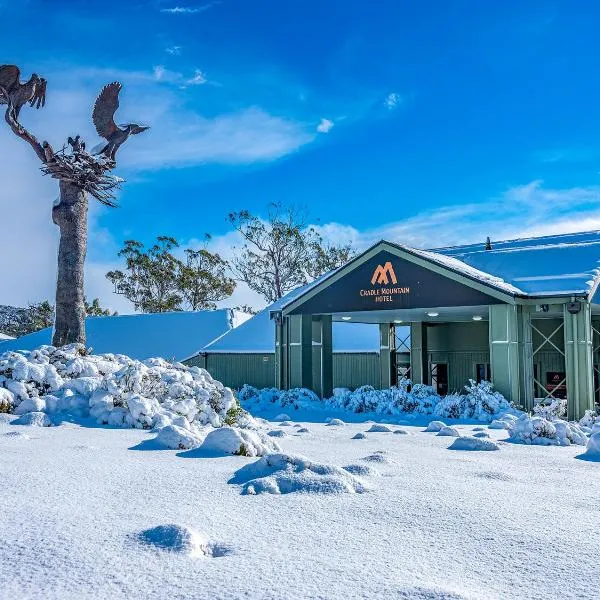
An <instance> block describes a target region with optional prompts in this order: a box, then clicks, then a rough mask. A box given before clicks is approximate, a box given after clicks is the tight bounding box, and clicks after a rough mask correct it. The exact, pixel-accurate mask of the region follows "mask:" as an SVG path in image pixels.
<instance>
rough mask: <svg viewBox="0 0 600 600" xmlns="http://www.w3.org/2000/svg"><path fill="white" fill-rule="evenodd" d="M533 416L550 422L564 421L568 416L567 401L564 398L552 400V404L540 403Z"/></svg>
mask: <svg viewBox="0 0 600 600" xmlns="http://www.w3.org/2000/svg"><path fill="white" fill-rule="evenodd" d="M533 414H534V415H535V416H536V417H542V419H548V420H549V421H551V420H552V419H562V418H564V417H566V416H567V401H566V399H564V398H552V399H551V401H550V402H548V401H542V402H539V403H538V404H536V405H535V406H534V407H533Z"/></svg>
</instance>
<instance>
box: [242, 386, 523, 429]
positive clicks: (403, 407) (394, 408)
mask: <svg viewBox="0 0 600 600" xmlns="http://www.w3.org/2000/svg"><path fill="white" fill-rule="evenodd" d="M410 385H411V382H410V381H409V380H408V379H402V380H401V381H400V382H399V383H398V385H397V386H394V387H391V388H389V389H385V390H376V389H375V388H374V387H373V386H371V385H363V386H361V387H359V388H357V389H355V390H354V391H350V390H348V389H345V388H337V389H336V390H335V394H334V395H333V396H332V397H331V398H329V399H327V400H324V401H321V400H319V398H318V397H317V396H316V395H315V394H314V393H313V392H311V391H309V390H304V389H294V390H289V391H278V390H274V389H273V388H266V389H264V390H258V389H257V388H253V387H251V386H244V387H243V388H242V391H241V392H240V395H239V397H240V400H241V401H242V402H243V403H244V406H245V407H247V408H250V409H252V408H257V407H260V406H264V405H268V404H270V403H275V404H277V405H279V406H293V407H294V408H318V407H320V408H328V409H332V410H344V411H348V412H355V413H366V412H374V413H379V414H383V415H397V414H406V413H408V414H422V415H436V416H439V417H442V418H449V419H477V420H479V421H485V422H489V421H491V420H492V419H494V418H495V417H498V416H500V415H502V414H505V413H506V412H508V411H512V412H517V411H516V409H515V408H514V407H513V406H512V405H511V404H510V402H508V401H507V400H506V399H505V398H504V396H502V394H500V393H499V392H496V391H494V390H493V388H492V384H491V383H489V382H481V383H475V382H474V381H472V380H470V383H469V385H468V386H466V387H465V390H466V394H464V395H459V394H450V395H448V396H445V397H441V396H439V395H438V394H437V393H436V392H435V391H434V389H433V388H432V387H431V386H429V385H423V384H420V383H419V384H415V385H413V386H412V389H411V390H410V391H409V389H408V388H409V387H410Z"/></svg>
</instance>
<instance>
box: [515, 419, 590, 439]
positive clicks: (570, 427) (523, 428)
mask: <svg viewBox="0 0 600 600" xmlns="http://www.w3.org/2000/svg"><path fill="white" fill-rule="evenodd" d="M508 432H509V438H508V441H510V442H515V443H521V444H537V445H541V446H570V445H571V444H576V445H579V446H585V444H586V443H587V436H586V435H585V433H584V432H583V431H582V430H581V429H580V427H579V426H578V425H577V424H576V423H568V422H567V421H562V420H560V419H555V420H554V421H549V420H548V419H544V418H543V417H538V416H533V417H531V416H529V415H527V414H524V415H521V417H520V418H519V419H516V420H515V421H512V422H511V423H509V425H508Z"/></svg>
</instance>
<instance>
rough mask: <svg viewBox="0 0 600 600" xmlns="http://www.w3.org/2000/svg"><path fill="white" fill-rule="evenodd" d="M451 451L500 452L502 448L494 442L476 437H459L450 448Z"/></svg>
mask: <svg viewBox="0 0 600 600" xmlns="http://www.w3.org/2000/svg"><path fill="white" fill-rule="evenodd" d="M448 449H449V450H500V446H498V444H496V442H492V440H484V439H481V438H476V437H468V436H465V437H459V438H457V439H455V440H454V441H453V442H452V444H451V445H450V446H449V448H448Z"/></svg>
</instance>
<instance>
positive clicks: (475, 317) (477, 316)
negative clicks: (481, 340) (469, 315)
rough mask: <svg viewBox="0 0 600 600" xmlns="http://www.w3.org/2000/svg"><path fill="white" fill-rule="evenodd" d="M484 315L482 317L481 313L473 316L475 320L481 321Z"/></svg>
mask: <svg viewBox="0 0 600 600" xmlns="http://www.w3.org/2000/svg"><path fill="white" fill-rule="evenodd" d="M481 319H482V317H480V316H479V315H475V316H474V317H473V321H481Z"/></svg>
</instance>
